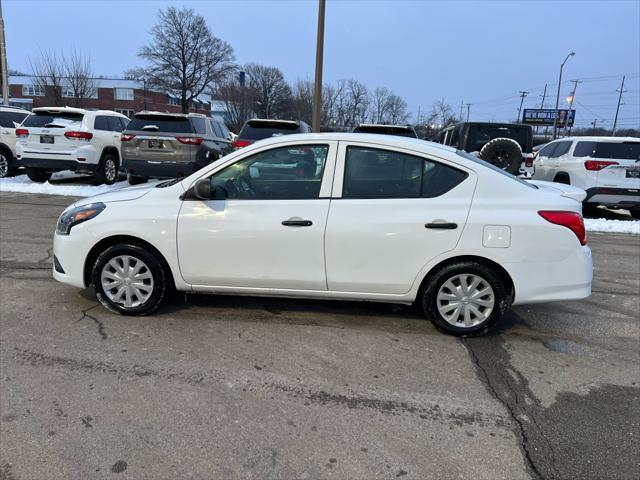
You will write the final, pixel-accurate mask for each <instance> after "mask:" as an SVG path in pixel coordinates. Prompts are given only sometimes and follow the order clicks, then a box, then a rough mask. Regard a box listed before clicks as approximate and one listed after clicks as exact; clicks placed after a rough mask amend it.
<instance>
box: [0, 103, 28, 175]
mask: <svg viewBox="0 0 640 480" xmlns="http://www.w3.org/2000/svg"><path fill="white" fill-rule="evenodd" d="M28 116H29V111H28V110H24V109H22V108H18V107H5V106H0V178H4V177H10V176H12V175H13V174H14V173H15V172H16V170H17V167H16V165H15V158H16V127H17V126H18V125H20V124H21V123H22V122H23V121H24V119H25V118H27V117H28Z"/></svg>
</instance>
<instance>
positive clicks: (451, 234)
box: [53, 133, 592, 335]
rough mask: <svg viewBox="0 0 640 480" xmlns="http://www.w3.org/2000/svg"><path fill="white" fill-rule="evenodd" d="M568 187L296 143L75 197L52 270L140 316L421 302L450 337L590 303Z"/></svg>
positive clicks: (373, 141) (402, 149) (385, 143)
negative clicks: (189, 300) (231, 304)
mask: <svg viewBox="0 0 640 480" xmlns="http://www.w3.org/2000/svg"><path fill="white" fill-rule="evenodd" d="M562 192H563V190H562V189H555V188H548V187H546V186H544V185H541V186H536V185H531V184H530V183H528V182H525V181H523V180H521V179H519V178H517V177H514V176H513V175H510V174H508V173H506V172H504V171H502V170H500V169H498V168H496V167H494V166H492V165H490V164H488V163H486V162H484V161H482V160H480V159H478V158H477V157H474V156H472V155H469V154H467V153H465V152H461V151H457V150H455V149H453V148H450V147H446V146H441V145H437V144H434V143H430V142H425V141H422V140H417V139H410V138H403V137H395V136H385V137H383V136H381V135H365V134H353V133H335V134H333V133H332V134H306V135H287V136H283V137H279V138H273V139H269V140H264V141H262V142H258V143H256V144H254V145H252V146H250V147H247V148H243V149H241V150H238V151H236V152H234V153H232V154H230V155H228V156H227V157H225V158H224V159H223V160H221V161H220V162H215V163H213V164H211V165H208V166H206V167H204V168H202V169H201V170H198V171H197V172H195V173H194V174H193V175H190V176H189V177H186V178H184V179H177V180H171V181H166V182H161V183H159V184H155V185H148V186H142V187H140V186H138V187H135V188H125V189H121V190H117V191H114V192H110V193H107V194H103V195H98V196H96V197H93V198H89V199H83V200H81V201H79V202H76V203H75V204H73V205H71V206H70V207H68V208H67V209H66V210H65V211H64V212H63V213H62V215H61V216H60V218H59V220H58V224H57V229H56V233H55V237H54V271H53V275H54V277H55V278H56V279H57V280H59V281H61V282H64V283H68V284H71V285H73V286H75V287H78V288H85V287H88V286H90V285H92V286H94V287H95V290H96V292H97V297H98V299H99V301H100V302H102V304H103V305H104V306H106V307H107V308H108V309H110V310H112V311H114V312H118V313H122V314H126V315H138V314H140V315H143V314H149V313H151V312H153V311H154V310H155V309H156V308H157V307H158V306H159V305H160V304H161V302H162V300H163V298H164V297H165V295H166V293H167V291H169V290H170V289H173V288H174V287H175V288H176V289H177V290H179V291H184V292H202V293H223V294H248V295H258V296H259V295H263V296H283V297H306V298H324V299H346V300H365V301H381V302H392V303H405V304H411V303H414V302H415V303H416V304H417V305H418V306H419V307H420V309H421V310H422V311H423V312H424V314H425V315H426V316H427V317H428V318H430V319H431V320H432V321H433V322H434V323H435V324H436V325H437V326H438V327H439V328H441V329H443V330H445V331H447V332H451V333H454V334H463V335H470V334H478V333H480V332H483V331H485V330H486V329H488V328H489V327H491V326H493V325H494V324H496V323H497V322H498V321H499V320H500V318H501V317H502V315H503V313H504V311H505V309H506V308H507V307H508V306H509V305H510V304H523V303H534V302H546V301H554V300H559V301H563V300H575V299H580V298H585V297H587V296H589V294H590V291H591V279H592V267H591V251H590V249H589V247H588V246H587V238H586V234H585V229H584V224H583V221H582V216H581V214H580V211H581V204H580V202H579V201H576V200H575V199H573V198H570V197H567V196H564V195H563V193H562Z"/></svg>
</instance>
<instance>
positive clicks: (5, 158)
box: [0, 151, 15, 178]
mask: <svg viewBox="0 0 640 480" xmlns="http://www.w3.org/2000/svg"><path fill="white" fill-rule="evenodd" d="M14 172H15V168H14V167H13V165H12V162H11V157H10V156H9V155H8V153H7V152H4V151H0V178H6V177H10V176H12V175H13V174H14Z"/></svg>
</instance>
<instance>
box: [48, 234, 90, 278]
mask: <svg viewBox="0 0 640 480" xmlns="http://www.w3.org/2000/svg"><path fill="white" fill-rule="evenodd" d="M82 227H83V225H76V226H75V227H73V228H72V229H71V233H70V234H69V235H59V234H57V233H56V234H54V236H53V255H54V258H55V262H54V266H53V278H54V279H56V280H58V281H59V282H62V283H66V284H68V285H73V286H74V287H78V288H85V287H86V286H88V285H85V281H84V264H85V261H86V258H87V255H88V254H89V247H88V245H91V242H90V240H91V238H90V235H89V236H88V235H87V234H85V232H86V231H85V230H84V229H83V228H82Z"/></svg>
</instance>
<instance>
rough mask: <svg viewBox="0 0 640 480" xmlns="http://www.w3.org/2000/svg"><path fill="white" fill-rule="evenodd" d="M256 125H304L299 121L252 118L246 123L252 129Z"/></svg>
mask: <svg viewBox="0 0 640 480" xmlns="http://www.w3.org/2000/svg"><path fill="white" fill-rule="evenodd" d="M256 123H267V124H268V123H271V124H278V123H279V124H282V125H295V126H299V125H300V124H302V123H304V122H301V121H299V120H277V119H275V118H251V119H249V120H247V121H246V122H245V125H249V126H250V127H251V126H253V125H255V124H256Z"/></svg>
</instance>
